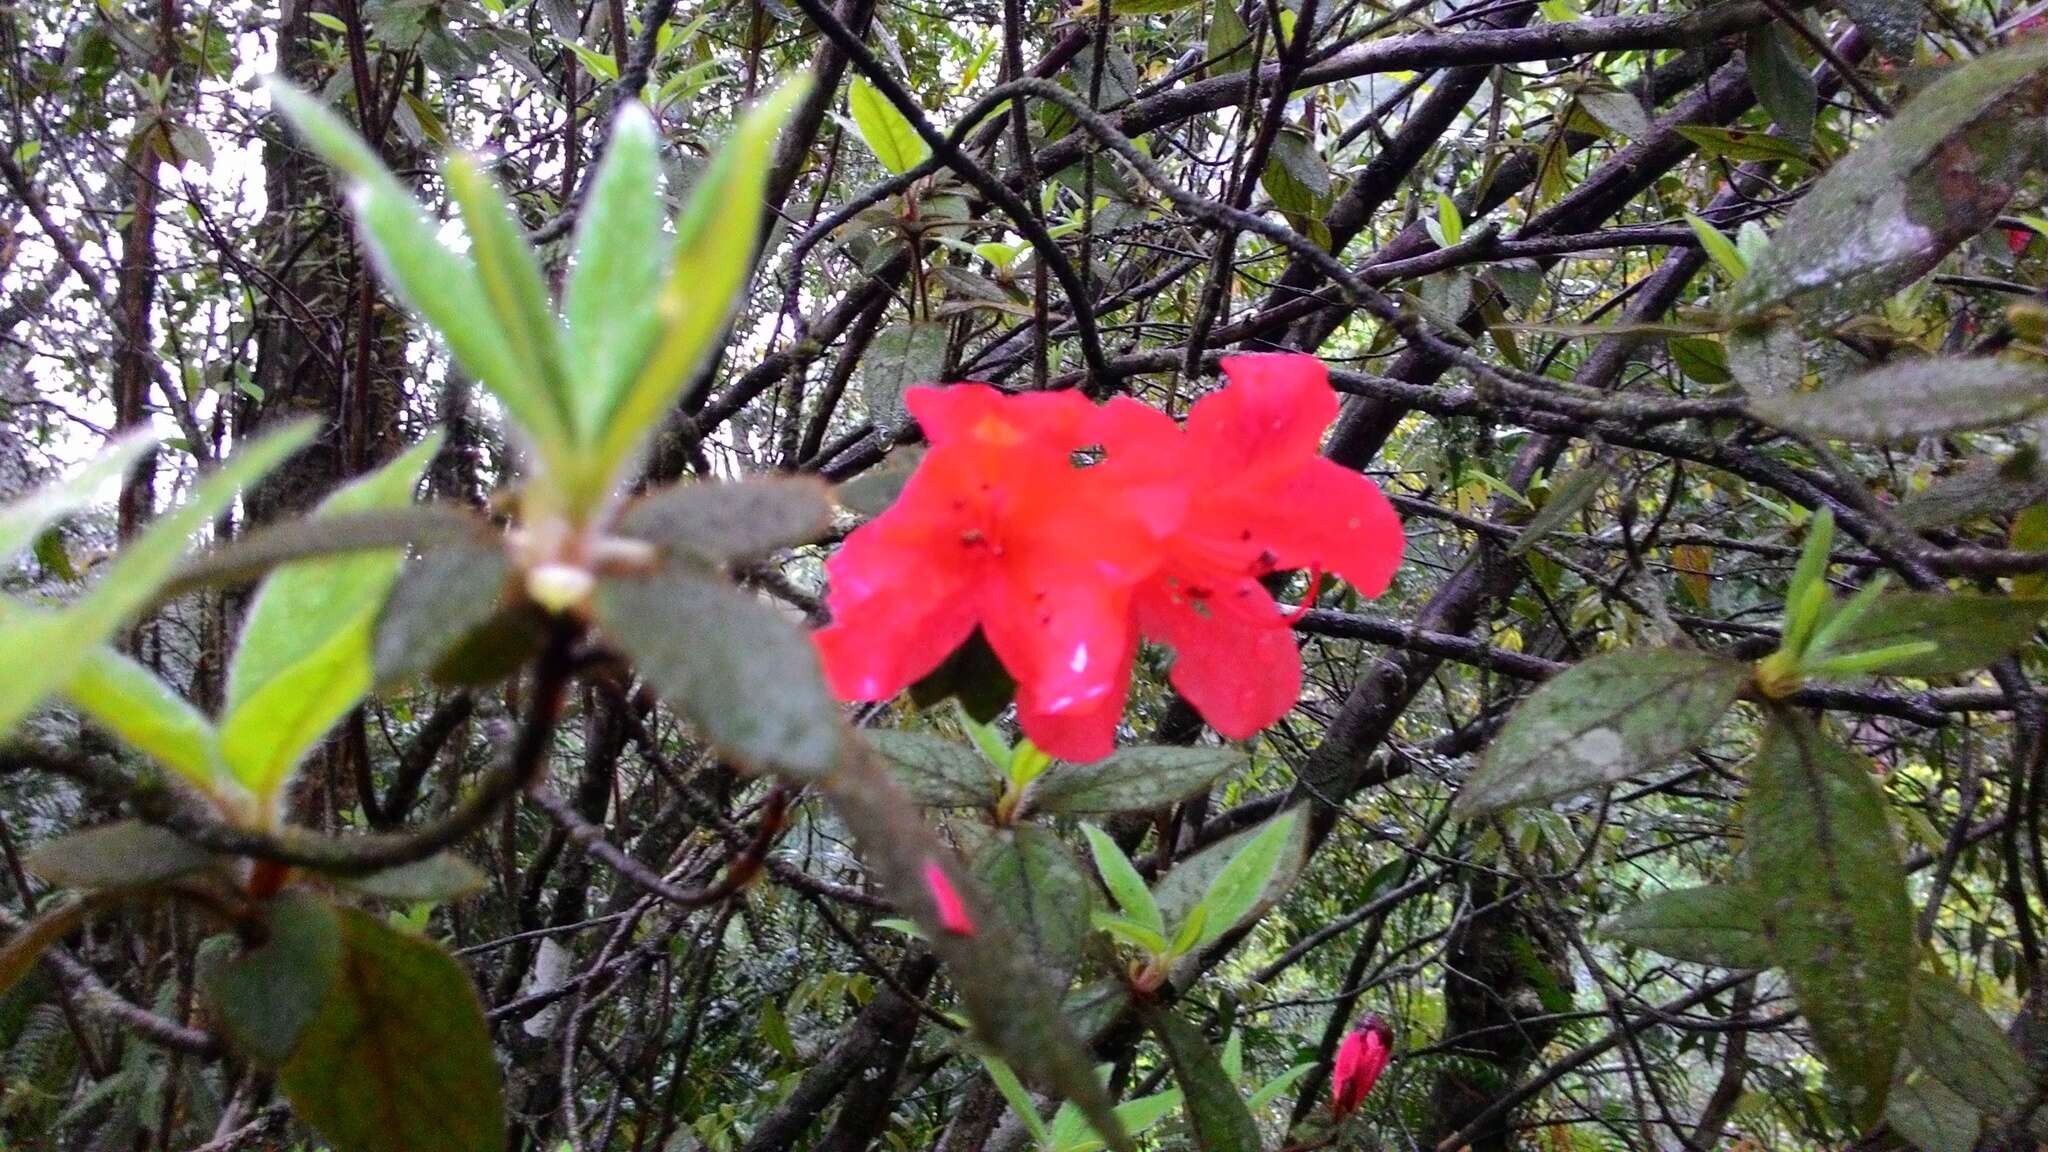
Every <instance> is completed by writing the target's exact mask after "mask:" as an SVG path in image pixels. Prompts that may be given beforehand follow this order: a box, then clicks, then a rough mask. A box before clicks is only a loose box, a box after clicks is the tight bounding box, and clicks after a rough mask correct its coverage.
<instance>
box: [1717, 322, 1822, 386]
mask: <svg viewBox="0 0 2048 1152" xmlns="http://www.w3.org/2000/svg"><path fill="white" fill-rule="evenodd" d="M1726 347H1727V356H1728V374H1729V375H1730V376H1733V377H1734V378H1735V382H1736V383H1737V384H1739V385H1741V386H1742V391H1743V393H1744V394H1745V395H1747V396H1750V397H1752V398H1754V399H1756V400H1757V401H1759V402H1762V401H1763V400H1764V399H1765V398H1767V397H1777V396H1784V395H1788V394H1790V393H1793V392H1796V391H1798V389H1799V385H1800V384H1801V383H1802V382H1803V381H1804V380H1805V379H1806V345H1805V344H1804V343H1803V342H1802V341H1801V340H1800V338H1799V330H1798V329H1797V328H1794V327H1793V326H1792V325H1790V324H1778V323H1770V322H1765V323H1760V324H1746V325H1743V326H1742V327H1740V328H1737V329H1736V330H1735V331H1733V332H1730V333H1729V334H1728V343H1727V345H1726Z"/></svg>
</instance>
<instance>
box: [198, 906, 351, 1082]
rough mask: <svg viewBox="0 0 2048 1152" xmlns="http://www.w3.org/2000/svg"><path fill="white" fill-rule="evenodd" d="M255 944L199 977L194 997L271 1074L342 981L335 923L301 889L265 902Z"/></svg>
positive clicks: (334, 917) (336, 917)
mask: <svg viewBox="0 0 2048 1152" xmlns="http://www.w3.org/2000/svg"><path fill="white" fill-rule="evenodd" d="M263 930H264V936H263V940H262V942H261V943H260V944H257V945H255V946H254V947H251V948H248V949H247V950H245V951H243V952H241V953H240V954H239V955H236V956H234V957H232V958H229V959H226V960H223V961H222V962H221V963H219V964H216V965H213V966H212V967H211V968H209V969H204V970H202V973H201V978H200V982H199V987H200V991H201V992H202V993H203V994H204V995H205V997H206V1004H207V1008H208V1009H209V1010H210V1011H211V1012H212V1013H213V1015H214V1018H215V1019H217V1020H219V1021H220V1022H221V1025H222V1027H223V1028H225V1029H226V1031H227V1035H228V1039H229V1040H230V1041H232V1042H233V1044H234V1046H235V1049H236V1050H237V1051H239V1052H241V1053H242V1054H243V1055H245V1056H248V1057H249V1058H251V1059H253V1060H255V1061H256V1062H257V1063H258V1064H260V1065H262V1066H263V1067H265V1068H277V1067H279V1066H280V1065H282V1064H284V1063H285V1062H286V1061H287V1060H290V1059H291V1056H292V1052H293V1050H294V1049H296V1048H297V1047H298V1046H299V1041H300V1040H301V1039H302V1038H304V1037H305V1035H306V1029H307V1028H308V1027H310V1026H311V1025H312V1023H313V1021H314V1019H315V1018H317V1017H318V1016H319V1014H320V1007H321V1005H322V1004H324V1003H325V1002H326V1000H327V995H328V993H329V991H331V990H332V989H333V988H334V982H335V979H336V978H337V977H338V976H340V975H341V967H342V936H341V917H340V915H339V914H338V913H337V912H336V910H335V909H334V908H332V907H330V906H329V905H328V904H327V903H326V902H325V901H323V900H321V899H320V898H319V897H317V896H315V895H313V894H312V893H310V892H307V891H304V890H302V889H287V890H286V891H284V892H280V893H278V895H277V896H276V897H275V898H274V899H272V900H271V902H270V906H269V907H268V908H267V909H266V910H265V915H264V918H263Z"/></svg>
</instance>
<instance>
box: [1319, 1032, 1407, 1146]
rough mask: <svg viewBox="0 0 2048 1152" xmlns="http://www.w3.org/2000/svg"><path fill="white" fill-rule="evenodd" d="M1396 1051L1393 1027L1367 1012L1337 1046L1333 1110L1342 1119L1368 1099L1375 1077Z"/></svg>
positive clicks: (1333, 1081) (1331, 1101)
mask: <svg viewBox="0 0 2048 1152" xmlns="http://www.w3.org/2000/svg"><path fill="white" fill-rule="evenodd" d="M1393 1055H1394V1031H1393V1029H1391V1028H1389V1027H1387V1024H1386V1021H1384V1020H1381V1019H1380V1018H1379V1016H1378V1015H1371V1016H1367V1017H1366V1018H1365V1019H1364V1020H1363V1021H1362V1022H1360V1024H1359V1026H1358V1027H1356V1028H1354V1029H1352V1030H1351V1033H1350V1035H1348V1036H1346V1037H1344V1042H1343V1043H1342V1044H1339V1045H1338V1046H1337V1069H1336V1071H1335V1072H1334V1073H1332V1074H1331V1076H1330V1111H1331V1112H1332V1113H1334V1114H1335V1115H1336V1117H1337V1119H1339V1120H1342V1119H1344V1118H1345V1117H1346V1116H1349V1115H1351V1114H1352V1113H1353V1112H1356V1111H1358V1106H1359V1105H1360V1104H1362V1103H1364V1102H1365V1094H1366V1093H1367V1092H1370V1091H1372V1085H1373V1081H1375V1080H1378V1079H1379V1078H1380V1073H1381V1072H1383V1071H1385V1070H1386V1067H1387V1061H1388V1060H1390V1059H1392V1058H1393Z"/></svg>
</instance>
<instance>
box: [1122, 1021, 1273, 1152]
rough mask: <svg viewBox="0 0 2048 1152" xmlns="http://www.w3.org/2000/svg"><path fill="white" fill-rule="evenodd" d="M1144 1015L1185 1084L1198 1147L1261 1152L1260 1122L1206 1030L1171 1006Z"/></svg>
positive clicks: (1183, 1089) (1223, 1151)
mask: <svg viewBox="0 0 2048 1152" xmlns="http://www.w3.org/2000/svg"><path fill="white" fill-rule="evenodd" d="M1145 1015H1146V1023H1147V1024H1148V1025H1150V1027H1151V1029H1152V1034H1153V1035H1154V1036H1157V1037H1158V1038H1159V1045H1160V1047H1162V1048H1164V1049H1165V1050H1166V1058H1167V1062H1168V1063H1169V1064H1171V1065H1172V1067H1173V1078H1174V1081H1175V1083H1178V1084H1179V1085H1180V1090H1181V1096H1182V1100H1183V1103H1184V1104H1185V1105H1186V1108H1187V1115H1188V1130H1189V1132H1190V1133H1191V1134H1192V1135H1193V1136H1194V1138H1195V1146H1196V1147H1197V1148H1200V1149H1202V1152H1260V1149H1261V1148H1262V1147H1263V1146H1264V1145H1263V1141H1262V1140H1261V1138H1260V1136H1259V1125H1258V1122H1257V1121H1255V1120H1253V1119H1252V1114H1251V1112H1250V1110H1249V1109H1247V1108H1246V1107H1245V1105H1244V1097H1243V1096H1240V1095H1239V1094H1238V1091H1237V1084H1236V1083H1235V1082H1234V1081H1232V1080H1231V1078H1230V1075H1229V1073H1227V1072H1225V1071H1224V1070H1223V1064H1222V1062H1221V1061H1219V1060H1218V1059H1217V1058H1216V1050H1215V1049H1214V1048H1211V1047H1210V1046H1209V1042H1208V1041H1207V1040H1204V1039H1203V1038H1202V1033H1201V1030H1200V1029H1197V1028H1196V1027H1195V1026H1194V1025H1193V1024H1190V1023H1188V1022H1187V1021H1186V1020H1183V1019H1181V1018H1180V1017H1179V1016H1177V1015H1175V1014H1174V1013H1173V1012H1172V1011H1171V1010H1169V1009H1166V1008H1158V1007H1155V1008H1150V1009H1148V1010H1147V1011H1146V1013H1145Z"/></svg>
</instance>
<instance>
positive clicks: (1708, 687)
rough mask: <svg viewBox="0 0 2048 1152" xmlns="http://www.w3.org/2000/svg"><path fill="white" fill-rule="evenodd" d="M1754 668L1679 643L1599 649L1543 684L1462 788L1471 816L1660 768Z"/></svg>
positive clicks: (1710, 724)
mask: <svg viewBox="0 0 2048 1152" xmlns="http://www.w3.org/2000/svg"><path fill="white" fill-rule="evenodd" d="M1748 677H1749V669H1748V668H1747V667H1746V666H1744V665H1742V664H1739V663H1737V662H1735V661H1732V660H1725V659H1722V658H1721V657H1718V656H1710V655H1708V654H1706V653H1703V652H1692V651H1688V650H1685V649H1680V648H1658V649H1624V650H1622V651H1618V652H1609V653H1606V654H1605V655H1601V656H1596V657H1594V658H1592V659H1590V660H1588V661H1586V662H1585V663H1583V664H1578V665H1575V666H1573V667H1572V668H1570V669H1568V670H1567V671H1565V672H1564V673H1562V674H1560V675H1559V676H1558V677H1557V678H1556V679H1554V680H1551V681H1550V682H1549V683H1547V684H1545V685H1543V686H1542V687H1541V688H1538V689H1537V690H1536V691H1535V692H1534V693H1533V694H1531V695H1530V697H1529V698H1528V699H1527V700H1524V701H1523V702H1522V703H1521V706H1520V707H1518V708H1516V709H1515V711H1514V714H1513V715H1512V716H1509V717H1508V722H1507V723H1506V724H1505V725H1504V726H1502V728H1501V730H1500V734H1499V735H1498V736H1496V737H1494V740H1493V743H1492V744H1490V745H1488V746H1487V749H1486V752H1485V754H1484V755H1483V756H1482V758H1481V759H1480V762H1479V768H1478V770H1477V771H1475V772H1473V773H1472V776H1471V778H1470V779H1468V780H1466V781H1465V787H1464V788H1463V789H1462V790H1460V791H1459V793H1458V800H1457V810H1458V812H1459V814H1460V815H1462V816H1464V817H1467V818H1470V817H1474V816H1483V815H1486V814H1487V813H1490V812H1498V811H1500V810H1501V809H1503V808H1513V807H1516V806H1519V805H1523V804H1534V803H1538V802H1540V801H1544V800H1551V799H1555V798H1557V797H1559V796H1569V795H1571V794H1573V793H1575V792H1583V791H1585V790H1586V789H1588V788H1597V787H1600V786H1602V785H1605V784H1612V783H1614V782H1615V781H1617V780H1623V779H1626V778H1628V777H1630V776H1634V775H1636V774H1637V773H1639V772H1645V771H1648V770H1650V769H1652V768H1657V767H1660V766H1662V765H1664V764H1666V763H1669V762H1670V761H1671V760H1673V759H1675V758H1677V757H1679V756H1681V755H1683V754H1684V753H1685V752H1686V751H1688V750H1689V749H1692V748H1694V747H1697V746H1698V745H1699V744H1700V743H1701V742H1702V741H1704V740H1705V739H1706V738H1707V735H1708V734H1709V733H1710V732H1712V731H1713V728H1714V724H1715V722H1716V721H1718V720H1720V718H1721V715H1722V714H1723V713H1725V712H1726V711H1728V707H1729V705H1731V704H1733V703H1735V696H1736V693H1738V692H1740V691H1741V690H1742V685H1743V683H1744V681H1746V680H1747V679H1748Z"/></svg>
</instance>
